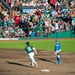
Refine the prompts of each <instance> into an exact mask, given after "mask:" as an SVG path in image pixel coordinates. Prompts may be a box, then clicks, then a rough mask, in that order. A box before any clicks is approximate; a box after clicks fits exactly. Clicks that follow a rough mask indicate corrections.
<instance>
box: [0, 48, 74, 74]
mask: <svg viewBox="0 0 75 75" xmlns="http://www.w3.org/2000/svg"><path fill="white" fill-rule="evenodd" d="M35 60H36V61H37V63H38V65H39V66H38V67H34V68H33V67H31V66H30V60H29V57H28V55H27V54H26V53H25V52H24V50H15V49H0V75H75V53H67V52H61V62H62V63H61V64H60V65H57V64H55V63H56V58H55V55H54V52H52V51H42V50H40V51H38V53H37V54H36V55H35ZM42 69H48V70H50V71H49V72H41V70H42Z"/></svg>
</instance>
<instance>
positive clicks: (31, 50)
mask: <svg viewBox="0 0 75 75" xmlns="http://www.w3.org/2000/svg"><path fill="white" fill-rule="evenodd" d="M26 45H27V46H26V47H25V49H24V50H25V52H27V54H28V56H29V58H30V61H31V66H38V64H37V62H36V61H35V59H34V55H35V53H36V54H37V51H36V49H35V48H34V47H33V46H31V45H30V42H26Z"/></svg>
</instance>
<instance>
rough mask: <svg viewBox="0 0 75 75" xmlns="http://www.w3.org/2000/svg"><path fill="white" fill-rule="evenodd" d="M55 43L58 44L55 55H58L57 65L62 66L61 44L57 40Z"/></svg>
mask: <svg viewBox="0 0 75 75" xmlns="http://www.w3.org/2000/svg"><path fill="white" fill-rule="evenodd" d="M55 42H56V44H55V55H56V59H57V62H56V64H61V58H60V52H61V44H60V43H59V41H58V40H56V41H55Z"/></svg>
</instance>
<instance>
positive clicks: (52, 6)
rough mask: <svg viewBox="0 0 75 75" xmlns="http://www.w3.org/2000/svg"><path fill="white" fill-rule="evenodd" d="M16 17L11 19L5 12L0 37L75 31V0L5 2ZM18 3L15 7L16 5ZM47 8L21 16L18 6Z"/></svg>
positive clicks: (18, 0) (11, 0) (7, 0)
mask: <svg viewBox="0 0 75 75" xmlns="http://www.w3.org/2000/svg"><path fill="white" fill-rule="evenodd" d="M5 1H6V3H8V4H9V5H10V6H11V7H12V8H13V9H14V10H16V9H15V7H16V8H17V11H19V12H17V13H16V15H15V16H14V17H10V15H9V13H8V12H7V11H4V13H3V14H4V17H3V18H0V37H3V38H14V37H16V38H19V37H27V36H30V37H34V36H40V35H44V36H45V35H47V36H48V35H50V34H51V33H56V32H63V31H69V30H74V31H75V1H74V0H5ZM15 3H16V5H15V7H14V4H15ZM19 5H21V6H41V5H42V6H45V7H44V8H43V9H40V8H37V9H36V10H34V11H31V12H29V13H27V14H20V13H21V11H20V10H19V8H18V6H19Z"/></svg>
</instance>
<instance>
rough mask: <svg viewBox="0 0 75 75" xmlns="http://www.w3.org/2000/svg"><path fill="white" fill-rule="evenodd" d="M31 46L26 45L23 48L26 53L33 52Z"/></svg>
mask: <svg viewBox="0 0 75 75" xmlns="http://www.w3.org/2000/svg"><path fill="white" fill-rule="evenodd" d="M32 48H33V46H27V47H26V48H25V52H27V53H31V52H33V49H32Z"/></svg>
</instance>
